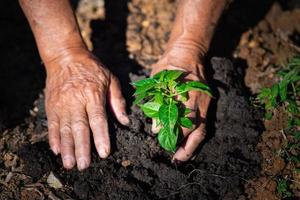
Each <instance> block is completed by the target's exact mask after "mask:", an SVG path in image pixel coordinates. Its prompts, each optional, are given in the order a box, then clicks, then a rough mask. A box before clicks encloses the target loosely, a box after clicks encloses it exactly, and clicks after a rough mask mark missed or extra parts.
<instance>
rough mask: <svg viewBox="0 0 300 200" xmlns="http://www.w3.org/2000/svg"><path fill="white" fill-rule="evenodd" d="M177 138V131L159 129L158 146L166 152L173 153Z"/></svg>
mask: <svg viewBox="0 0 300 200" xmlns="http://www.w3.org/2000/svg"><path fill="white" fill-rule="evenodd" d="M177 138H178V129H177V128H176V129H174V131H173V129H172V130H170V129H168V128H165V127H163V128H161V129H160V131H159V133H158V141H159V144H160V145H161V146H162V147H163V148H164V149H165V150H167V151H171V152H175V150H176V143H177Z"/></svg>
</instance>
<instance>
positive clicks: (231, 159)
mask: <svg viewBox="0 0 300 200" xmlns="http://www.w3.org/2000/svg"><path fill="white" fill-rule="evenodd" d="M212 67H213V69H214V71H215V74H214V79H213V80H212V85H213V87H214V89H215V96H216V97H217V98H216V99H215V100H214V101H215V102H213V104H212V106H211V109H210V116H209V120H208V121H212V122H215V123H212V124H210V126H209V129H208V133H209V134H208V140H207V141H206V142H205V143H204V144H203V146H202V147H201V148H200V149H199V154H198V155H197V156H196V158H195V159H194V160H193V161H191V162H189V163H188V164H186V165H183V166H176V165H173V164H172V163H171V162H170V158H171V157H170V155H169V154H168V153H166V152H165V151H163V150H162V149H161V148H159V145H158V144H157V140H156V136H155V135H152V134H151V133H150V129H151V128H150V127H151V124H150V123H149V122H148V120H147V119H145V118H144V117H143V115H142V113H141V111H140V110H139V109H138V108H137V107H136V106H132V107H131V115H130V118H131V125H130V126H129V127H128V128H127V127H123V126H121V125H120V124H118V123H115V122H114V123H112V124H111V127H110V131H111V140H112V142H113V153H112V155H111V156H110V157H109V158H108V159H106V160H100V159H99V158H98V156H97V155H96V154H95V153H94V155H93V164H92V166H91V167H90V168H89V169H88V170H86V171H84V172H78V171H77V170H73V171H69V172H68V171H65V170H63V169H61V163H60V158H54V157H52V156H51V155H52V154H51V153H50V152H49V150H45V149H47V148H46V143H44V142H38V143H35V144H34V145H28V146H25V147H24V148H22V150H21V151H20V152H19V156H20V158H21V160H22V161H23V162H24V168H23V172H24V173H25V174H27V175H29V176H31V177H32V178H33V179H34V180H39V179H41V178H42V177H43V176H44V175H47V174H48V173H49V172H50V171H54V172H55V173H56V174H57V176H58V177H59V179H60V180H63V181H64V184H65V187H66V188H67V187H71V188H73V189H74V191H73V192H71V193H69V195H70V196H72V197H74V198H79V199H158V198H165V199H238V198H239V196H240V195H242V194H243V191H244V187H243V185H244V183H245V180H248V179H250V178H251V177H253V176H256V175H258V173H259V171H260V168H259V163H260V160H259V154H258V152H257V151H256V150H255V146H256V144H257V141H258V136H259V130H260V129H261V125H260V123H259V121H258V117H257V116H258V115H256V113H254V112H253V110H252V109H251V107H250V106H249V104H248V102H247V101H246V100H245V97H244V94H243V91H244V87H243V84H242V79H241V78H242V77H243V75H242V74H240V73H239V72H238V70H237V68H236V67H234V66H233V65H232V63H231V62H230V61H229V60H226V59H223V58H213V59H212ZM140 75H145V74H144V72H143V71H140V72H139V76H138V75H137V74H131V77H132V79H137V78H140ZM214 130H215V131H214ZM94 152H95V151H94ZM54 192H55V191H54ZM57 195H58V196H59V194H57Z"/></svg>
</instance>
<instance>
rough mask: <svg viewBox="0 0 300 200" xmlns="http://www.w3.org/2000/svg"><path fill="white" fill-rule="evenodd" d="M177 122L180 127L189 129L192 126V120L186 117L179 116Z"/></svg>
mask: <svg viewBox="0 0 300 200" xmlns="http://www.w3.org/2000/svg"><path fill="white" fill-rule="evenodd" d="M179 124H180V126H182V127H185V128H189V129H191V128H192V127H193V122H192V121H191V120H190V119H189V118H187V117H180V118H179Z"/></svg>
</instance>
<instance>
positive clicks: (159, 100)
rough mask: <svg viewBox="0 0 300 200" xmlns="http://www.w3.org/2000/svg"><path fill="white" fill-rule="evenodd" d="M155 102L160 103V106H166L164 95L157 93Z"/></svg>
mask: <svg viewBox="0 0 300 200" xmlns="http://www.w3.org/2000/svg"><path fill="white" fill-rule="evenodd" d="M154 102H156V103H159V104H160V105H162V104H164V97H163V95H162V93H155V95H154Z"/></svg>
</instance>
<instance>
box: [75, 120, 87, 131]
mask: <svg viewBox="0 0 300 200" xmlns="http://www.w3.org/2000/svg"><path fill="white" fill-rule="evenodd" d="M87 128H88V124H87V122H86V121H85V120H83V119H82V120H77V121H75V122H74V124H73V125H72V131H73V132H74V133H75V134H77V133H82V132H83V131H85V130H86V129H87Z"/></svg>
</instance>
